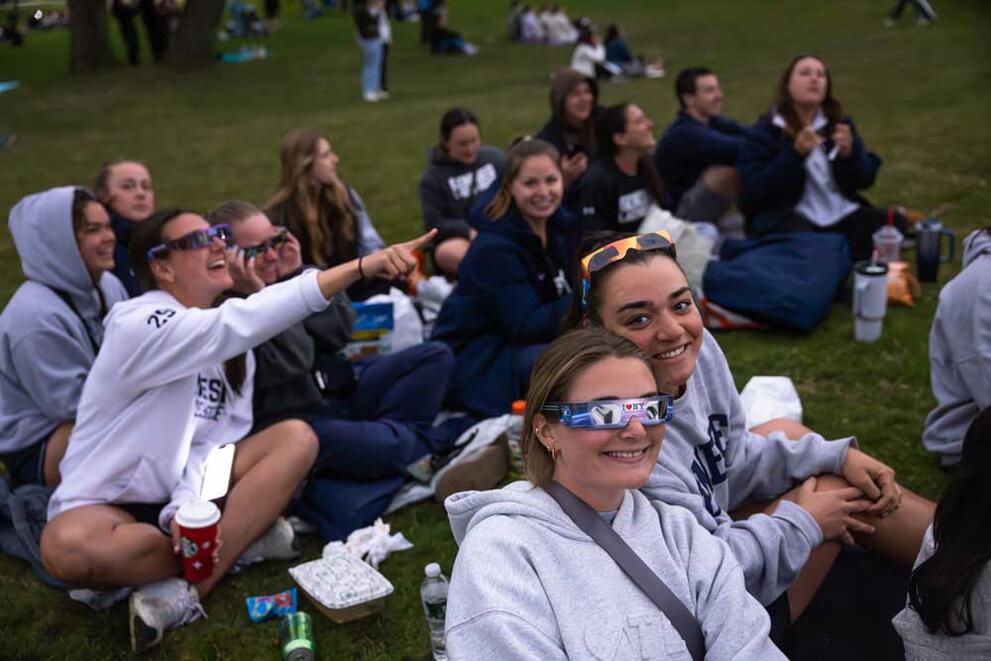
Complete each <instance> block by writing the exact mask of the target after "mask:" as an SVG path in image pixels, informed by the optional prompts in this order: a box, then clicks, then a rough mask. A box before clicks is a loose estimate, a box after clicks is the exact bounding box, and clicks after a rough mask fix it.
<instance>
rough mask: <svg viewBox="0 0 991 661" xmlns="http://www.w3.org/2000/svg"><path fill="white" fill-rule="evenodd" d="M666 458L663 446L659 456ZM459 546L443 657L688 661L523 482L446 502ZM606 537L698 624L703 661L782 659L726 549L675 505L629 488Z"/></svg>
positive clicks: (605, 564)
mask: <svg viewBox="0 0 991 661" xmlns="http://www.w3.org/2000/svg"><path fill="white" fill-rule="evenodd" d="M662 454H663V449H662ZM445 507H447V512H448V516H449V517H450V520H451V528H452V530H453V532H454V538H455V540H457V542H458V544H459V545H460V547H461V548H460V550H459V551H458V556H457V559H456V560H455V563H454V571H453V572H452V576H451V587H450V592H449V594H448V601H447V618H446V627H445V629H446V640H447V650H448V654H449V656H450V658H451V659H499V661H504V660H511V659H521V660H522V659H525V660H527V661H529V660H531V659H541V661H553V660H554V659H662V658H663V659H683V660H685V661H687V660H688V659H690V658H691V657H690V656H689V654H688V649H687V647H686V646H685V643H684V641H683V640H682V639H681V636H679V635H678V632H677V631H676V630H675V629H674V627H673V626H672V625H671V623H670V622H669V621H668V619H667V618H666V617H665V616H664V615H663V613H661V612H660V611H659V610H658V608H657V606H655V605H654V603H653V602H652V601H650V599H649V598H648V597H647V596H646V595H645V594H644V593H643V592H642V591H641V590H640V588H638V587H637V586H636V584H634V583H633V582H632V581H631V580H630V579H629V578H627V576H626V574H624V573H623V571H622V570H621V569H620V568H619V566H618V565H617V564H616V563H615V562H614V561H613V560H612V559H611V558H610V557H609V555H607V554H606V552H605V551H604V550H603V549H602V548H601V547H600V546H599V545H598V544H596V543H595V542H594V541H593V540H592V539H591V538H589V537H588V536H587V535H586V534H585V533H584V532H583V531H582V530H581V529H580V528H578V527H577V526H576V525H575V524H574V523H573V522H572V521H571V519H570V518H568V515H567V514H565V513H564V512H563V511H562V510H561V508H560V507H559V506H558V504H557V503H556V502H555V501H554V500H553V499H552V498H551V497H550V496H549V495H547V493H546V492H544V491H543V490H542V489H538V488H534V487H533V486H532V485H531V484H530V483H529V482H523V481H521V482H514V483H512V484H510V485H508V486H506V487H504V488H502V489H498V490H494V491H482V492H479V491H468V492H463V493H459V494H455V495H453V496H451V497H449V498H448V499H447V501H446V502H445ZM612 527H613V529H614V530H615V531H616V532H617V533H618V534H619V535H620V536H621V537H622V538H623V539H624V540H625V541H626V543H627V544H629V545H630V547H631V548H632V549H633V550H634V551H635V552H636V553H637V555H639V556H640V557H641V558H642V559H643V560H644V562H646V563H647V565H648V566H649V567H650V568H651V569H652V570H653V571H654V572H656V573H657V575H658V576H660V578H661V579H662V580H663V581H664V583H666V584H667V586H668V587H669V588H670V589H671V591H672V592H673V593H674V594H675V595H676V596H677V597H678V598H679V599H680V600H681V601H682V603H683V604H685V605H686V606H687V607H688V610H689V611H691V612H692V614H693V615H694V616H695V618H696V619H697V620H698V621H699V623H700V625H701V626H702V632H703V635H704V637H705V646H706V650H707V652H706V658H707V659H716V660H718V659H748V660H750V659H783V658H784V656H783V655H782V654H781V652H779V651H778V649H777V648H776V647H775V646H774V645H773V644H772V643H771V642H770V640H769V639H768V637H767V636H768V632H769V630H770V621H769V620H768V617H767V613H766V612H765V611H764V609H763V608H761V606H760V604H758V603H757V601H756V600H755V599H754V598H753V597H751V596H750V595H749V594H748V593H747V591H746V589H745V588H744V585H743V576H742V573H741V571H740V566H739V565H738V564H737V562H736V560H735V559H734V558H733V554H732V553H731V552H730V550H729V549H728V548H727V547H726V545H725V544H723V543H722V542H720V541H719V540H717V539H715V538H714V537H712V536H711V535H709V534H708V533H707V532H706V531H705V530H704V529H703V528H702V527H701V526H699V525H698V524H697V523H696V522H695V520H694V518H693V517H692V516H691V514H690V513H688V512H686V511H685V510H683V509H681V508H680V507H670V506H668V505H664V504H662V503H658V502H651V501H649V500H647V498H646V497H645V496H644V495H643V494H642V493H640V492H638V491H635V490H629V491H627V492H626V495H625V496H624V498H623V503H622V505H621V506H620V508H619V510H618V511H617V512H616V516H615V518H614V519H613V523H612Z"/></svg>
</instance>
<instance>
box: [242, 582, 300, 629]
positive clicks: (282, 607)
mask: <svg viewBox="0 0 991 661" xmlns="http://www.w3.org/2000/svg"><path fill="white" fill-rule="evenodd" d="M244 602H245V604H246V605H247V607H248V617H249V618H250V619H251V621H252V622H264V621H265V620H267V619H269V618H272V617H282V616H283V615H290V614H292V613H295V612H296V588H289V589H288V590H285V591H284V592H279V593H278V594H267V595H264V596H261V597H248V598H247V599H245V600H244Z"/></svg>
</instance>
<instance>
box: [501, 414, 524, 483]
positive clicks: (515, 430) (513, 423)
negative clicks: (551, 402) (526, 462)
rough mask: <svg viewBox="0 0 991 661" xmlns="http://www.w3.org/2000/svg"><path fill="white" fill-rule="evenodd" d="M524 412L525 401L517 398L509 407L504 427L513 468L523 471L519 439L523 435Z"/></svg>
mask: <svg viewBox="0 0 991 661" xmlns="http://www.w3.org/2000/svg"><path fill="white" fill-rule="evenodd" d="M525 412H526V402H525V401H524V400H522V399H518V400H516V401H515V402H513V405H512V408H511V409H510V417H509V427H508V428H507V429H506V441H507V442H508V444H509V459H510V461H511V462H512V463H513V470H515V471H516V472H518V473H522V472H523V452H522V450H521V449H520V439H521V438H522V437H523V414H524V413H525Z"/></svg>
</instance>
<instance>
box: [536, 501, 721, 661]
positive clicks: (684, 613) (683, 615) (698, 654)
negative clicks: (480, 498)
mask: <svg viewBox="0 0 991 661" xmlns="http://www.w3.org/2000/svg"><path fill="white" fill-rule="evenodd" d="M544 491H546V492H547V493H548V494H550V496H551V498H553V499H554V500H556V501H557V504H558V505H560V506H561V509H563V510H564V513H565V514H567V515H568V516H569V517H570V518H571V520H572V521H574V522H575V525H576V526H578V527H579V528H581V529H582V530H583V531H585V533H586V534H587V535H588V536H589V537H591V538H592V539H593V540H595V543H596V544H598V545H599V546H601V547H602V549H603V550H604V551H605V552H606V553H608V554H609V556H610V557H611V558H612V559H613V560H615V561H616V564H617V565H619V568H620V569H622V570H623V573H625V574H626V575H627V576H629V577H630V579H631V580H632V581H633V582H634V583H636V584H637V587H639V588H640V589H641V590H643V592H644V594H646V595H647V597H649V598H650V600H651V601H653V602H654V604H655V605H656V606H657V607H658V608H659V609H660V610H661V612H662V613H664V615H665V616H666V617H667V618H668V620H670V621H671V624H672V625H673V626H674V628H675V630H676V631H677V632H678V635H680V636H681V637H682V639H683V640H684V641H685V645H686V646H688V652H689V653H690V654H691V655H692V659H694V660H695V661H703V659H704V658H705V639H704V638H703V636H702V627H700V626H699V623H698V620H696V619H695V616H694V615H692V613H691V611H689V610H688V608H686V607H685V605H684V604H683V603H682V602H681V600H680V599H678V597H676V596H675V595H674V593H673V592H671V590H670V589H669V588H668V586H667V585H665V584H664V581H662V580H661V578H660V577H659V576H658V575H657V574H655V573H654V572H653V570H651V568H650V567H648V566H647V565H646V564H645V563H644V561H643V560H641V559H640V556H638V555H637V554H636V553H635V552H634V551H633V549H631V548H630V546H629V545H628V544H627V543H626V542H624V541H623V538H622V537H620V536H619V535H618V534H617V533H616V531H615V530H613V529H612V527H611V526H609V525H607V524H606V522H605V521H603V520H602V517H600V516H599V514H598V513H597V512H596V511H595V510H593V509H592V508H591V507H589V506H588V505H587V504H585V502H584V501H582V500H581V499H580V498H578V496H576V495H575V494H573V493H571V492H570V491H568V489H566V488H564V487H563V486H561V485H560V484H558V483H557V482H551V483H550V484H548V485H547V486H545V487H544Z"/></svg>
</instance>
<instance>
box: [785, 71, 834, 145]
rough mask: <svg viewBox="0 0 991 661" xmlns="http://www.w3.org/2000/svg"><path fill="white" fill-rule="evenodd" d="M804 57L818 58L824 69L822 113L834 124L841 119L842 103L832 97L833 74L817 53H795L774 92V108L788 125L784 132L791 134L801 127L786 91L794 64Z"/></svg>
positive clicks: (795, 133)
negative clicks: (824, 83) (824, 93)
mask: <svg viewBox="0 0 991 661" xmlns="http://www.w3.org/2000/svg"><path fill="white" fill-rule="evenodd" d="M806 58H812V59H814V60H818V61H819V62H821V63H822V66H823V68H824V69H825V70H826V98H824V99H823V100H822V113H823V114H824V115H825V116H826V119H827V120H829V123H830V124H835V123H836V122H839V121H840V120H842V119H843V105H842V104H841V103H840V102H839V101H837V100H836V99H834V98H833V76H832V75H831V74H830V73H829V67H828V66H826V62H825V60H823V59H822V58H821V57H819V56H818V55H811V54H809V53H803V54H802V55H796V56H795V57H794V58H793V59H792V61H791V63H789V64H788V68H787V69H785V70H784V73H782V74H781V78H780V79H779V80H778V87H777V90H775V93H774V110H775V111H777V113H778V114H779V115H781V116H782V117H783V118H784V120H785V124H786V125H787V127H788V128H787V130H786V133H790V134H791V135H797V134H798V132H799V131H801V130H802V128H803V127H802V122H801V121H799V119H798V113H797V112H796V111H795V103H794V100H793V99H792V98H791V94H790V93H789V92H788V83H789V81H791V74H792V72H793V71H794V70H795V66H796V65H797V64H798V63H799V62H801V61H802V60H804V59H806Z"/></svg>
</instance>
